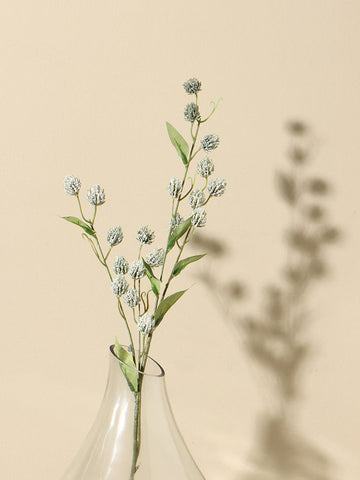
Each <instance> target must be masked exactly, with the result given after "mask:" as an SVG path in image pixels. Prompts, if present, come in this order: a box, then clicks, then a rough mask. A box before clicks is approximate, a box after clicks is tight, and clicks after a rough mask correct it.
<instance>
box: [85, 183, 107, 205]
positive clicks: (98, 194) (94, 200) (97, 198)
mask: <svg viewBox="0 0 360 480" xmlns="http://www.w3.org/2000/svg"><path fill="white" fill-rule="evenodd" d="M87 199H88V201H89V203H91V205H94V206H97V205H102V204H103V203H105V192H104V189H103V188H101V187H100V185H93V186H92V187H90V188H89V190H88V192H87Z"/></svg>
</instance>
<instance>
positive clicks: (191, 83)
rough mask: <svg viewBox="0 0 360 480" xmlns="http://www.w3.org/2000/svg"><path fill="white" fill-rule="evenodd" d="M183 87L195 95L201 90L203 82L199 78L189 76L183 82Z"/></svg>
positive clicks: (188, 92) (189, 93)
mask: <svg viewBox="0 0 360 480" xmlns="http://www.w3.org/2000/svg"><path fill="white" fill-rule="evenodd" d="M183 87H184V89H185V92H186V93H187V94H188V95H193V94H195V93H198V92H199V91H200V90H201V82H200V81H199V80H198V79H197V78H189V80H186V82H184V83H183Z"/></svg>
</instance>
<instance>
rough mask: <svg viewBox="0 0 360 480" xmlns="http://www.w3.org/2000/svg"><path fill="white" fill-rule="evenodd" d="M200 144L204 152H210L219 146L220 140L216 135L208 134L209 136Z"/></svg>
mask: <svg viewBox="0 0 360 480" xmlns="http://www.w3.org/2000/svg"><path fill="white" fill-rule="evenodd" d="M200 143H201V146H202V149H203V150H204V151H205V152H210V151H211V150H215V148H217V147H218V146H219V143H220V140H219V137H218V136H217V135H213V134H212V133H210V134H209V135H205V137H203V139H202V140H201V141H200Z"/></svg>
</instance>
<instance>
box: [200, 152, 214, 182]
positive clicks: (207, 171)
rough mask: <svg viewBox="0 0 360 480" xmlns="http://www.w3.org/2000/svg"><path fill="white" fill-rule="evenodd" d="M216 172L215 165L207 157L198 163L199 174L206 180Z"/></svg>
mask: <svg viewBox="0 0 360 480" xmlns="http://www.w3.org/2000/svg"><path fill="white" fill-rule="evenodd" d="M213 171H214V163H213V161H212V160H210V158H208V157H205V158H203V159H202V160H200V162H199V163H198V166H197V172H198V173H199V174H200V175H201V176H202V177H204V178H207V177H209V176H210V175H211V174H212V173H213Z"/></svg>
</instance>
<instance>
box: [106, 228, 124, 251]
mask: <svg viewBox="0 0 360 480" xmlns="http://www.w3.org/2000/svg"><path fill="white" fill-rule="evenodd" d="M123 238H124V234H123V232H122V229H121V227H119V225H116V227H114V228H110V230H109V231H108V233H107V237H106V240H107V241H108V242H109V245H110V246H111V247H115V245H119V243H121V242H122V239H123Z"/></svg>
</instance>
